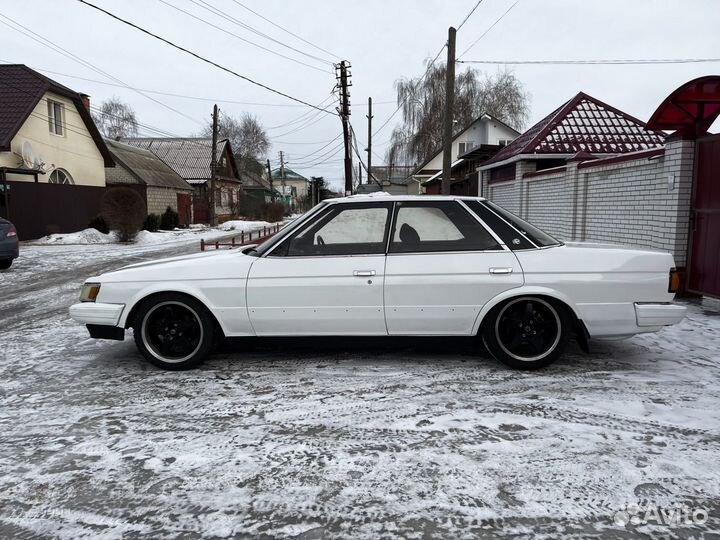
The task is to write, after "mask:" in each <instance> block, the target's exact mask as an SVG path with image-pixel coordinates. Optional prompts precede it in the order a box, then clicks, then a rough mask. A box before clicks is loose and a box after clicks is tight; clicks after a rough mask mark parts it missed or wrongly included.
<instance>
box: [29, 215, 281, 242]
mask: <svg viewBox="0 0 720 540" xmlns="http://www.w3.org/2000/svg"><path fill="white" fill-rule="evenodd" d="M274 225H276V224H275V223H270V222H268V221H244V220H232V221H226V222H225V223H222V224H220V225H218V226H217V227H207V226H195V225H193V226H191V227H189V228H187V229H174V230H172V231H156V232H149V231H145V230H143V231H140V232H139V233H138V234H137V236H136V238H135V241H134V242H131V244H164V243H169V242H174V243H177V242H192V241H198V242H199V241H200V239H201V238H204V239H205V240H215V239H217V238H222V237H226V236H228V233H230V232H234V233H236V234H240V233H241V232H250V231H259V230H262V229H264V228H268V229H269V228H270V227H273V226H274ZM114 243H118V241H117V235H116V233H115V232H113V231H111V232H110V233H109V234H104V233H101V232H100V231H98V230H97V229H85V230H82V231H78V232H74V233H57V234H51V235H48V236H43V237H42V238H39V239H37V240H31V241H28V242H24V243H23V245H29V246H33V245H53V246H60V245H63V246H67V245H90V244H114Z"/></svg>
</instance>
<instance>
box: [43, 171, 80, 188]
mask: <svg viewBox="0 0 720 540" xmlns="http://www.w3.org/2000/svg"><path fill="white" fill-rule="evenodd" d="M48 182H49V183H51V184H74V183H75V182H73V179H72V176H70V173H69V172H67V171H66V170H65V169H55V170H54V171H53V172H51V173H50V178H48Z"/></svg>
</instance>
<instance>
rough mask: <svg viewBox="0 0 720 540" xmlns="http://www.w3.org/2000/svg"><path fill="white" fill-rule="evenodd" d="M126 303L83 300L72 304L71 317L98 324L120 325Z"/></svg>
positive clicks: (80, 321)
mask: <svg viewBox="0 0 720 540" xmlns="http://www.w3.org/2000/svg"><path fill="white" fill-rule="evenodd" d="M123 309H125V304H103V303H101V302H81V303H79V304H73V305H72V306H70V317H72V318H73V319H74V320H76V321H77V322H79V323H83V324H92V325H98V326H118V322H119V321H120V315H122V312H123Z"/></svg>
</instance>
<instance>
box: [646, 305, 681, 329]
mask: <svg viewBox="0 0 720 540" xmlns="http://www.w3.org/2000/svg"><path fill="white" fill-rule="evenodd" d="M686 313H687V308H686V307H685V306H680V305H678V304H672V303H667V304H662V303H657V304H653V303H645V302H643V303H636V304H635V318H636V320H637V325H638V326H641V327H648V326H669V325H671V324H677V323H679V322H680V321H682V320H683V319H684V318H685V314H686Z"/></svg>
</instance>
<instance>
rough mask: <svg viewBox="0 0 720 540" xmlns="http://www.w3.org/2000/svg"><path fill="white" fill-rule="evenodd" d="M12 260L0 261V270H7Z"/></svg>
mask: <svg viewBox="0 0 720 540" xmlns="http://www.w3.org/2000/svg"><path fill="white" fill-rule="evenodd" d="M12 261H13V260H12V259H0V270H7V269H8V268H10V265H11V264H12Z"/></svg>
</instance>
